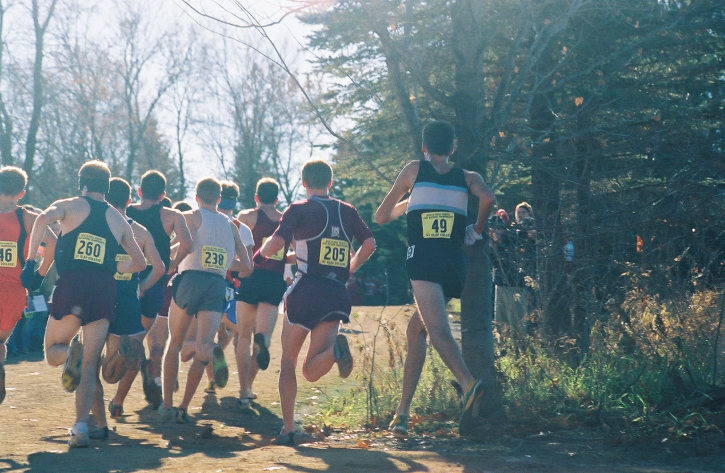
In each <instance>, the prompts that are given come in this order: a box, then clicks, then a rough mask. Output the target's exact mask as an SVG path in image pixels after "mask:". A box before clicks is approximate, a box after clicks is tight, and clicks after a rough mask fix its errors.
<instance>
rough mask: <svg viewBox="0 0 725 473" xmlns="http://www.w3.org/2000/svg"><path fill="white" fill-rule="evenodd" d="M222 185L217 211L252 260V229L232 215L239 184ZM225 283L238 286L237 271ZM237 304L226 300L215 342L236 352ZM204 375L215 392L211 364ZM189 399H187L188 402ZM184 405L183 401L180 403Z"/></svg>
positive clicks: (224, 183)
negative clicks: (231, 226) (231, 346)
mask: <svg viewBox="0 0 725 473" xmlns="http://www.w3.org/2000/svg"><path fill="white" fill-rule="evenodd" d="M221 185H222V197H221V199H220V201H219V205H217V211H218V212H219V213H220V214H224V215H226V216H227V218H228V219H229V220H231V221H232V222H234V225H235V226H236V227H237V228H238V229H239V236H240V237H241V239H242V243H244V247H245V248H246V249H247V254H248V255H249V260H250V261H251V260H252V254H253V253H252V246H253V245H254V237H253V236H252V231H251V230H250V229H249V227H248V226H246V225H244V224H243V223H242V222H240V221H239V220H238V219H236V218H234V217H233V212H234V208H235V207H236V206H237V198H238V197H239V186H238V185H236V184H235V183H234V182H232V181H226V180H225V181H221ZM227 285H228V286H229V287H230V288H232V289H233V290H235V291H236V289H237V287H239V273H238V272H236V271H227ZM236 307H237V304H236V302H235V301H229V302H227V305H226V307H224V314H223V315H222V323H221V324H219V330H218V331H217V343H218V344H219V346H220V347H221V348H222V350H224V349H225V348H226V347H227V346H228V345H229V342H231V341H232V340H233V341H234V351H235V352H236V348H237V310H236ZM195 333H196V329H195V328H193V329H192V328H190V329H189V334H187V339H186V342H185V343H191V342H193V340H191V338H190V337H193V338H195V337H196V335H195ZM183 357H184V356H183V350H182V359H183ZM206 375H207V378H208V380H209V384H208V385H207V387H206V389H204V392H206V393H214V392H216V386H215V384H214V373H213V370H212V367H211V365H206ZM190 401H191V399H189V402H190ZM181 404H182V405H184V402H183V401H182V403H181Z"/></svg>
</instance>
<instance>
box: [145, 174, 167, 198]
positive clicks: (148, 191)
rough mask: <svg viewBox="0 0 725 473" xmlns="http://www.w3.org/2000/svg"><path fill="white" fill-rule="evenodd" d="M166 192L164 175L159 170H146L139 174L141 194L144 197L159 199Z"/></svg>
mask: <svg viewBox="0 0 725 473" xmlns="http://www.w3.org/2000/svg"><path fill="white" fill-rule="evenodd" d="M164 192H166V177H165V176H164V175H163V174H162V173H161V172H159V171H156V170H151V171H146V172H145V173H144V174H143V176H141V195H142V196H143V198H144V199H150V200H159V199H160V198H161V196H162V195H163V194H164Z"/></svg>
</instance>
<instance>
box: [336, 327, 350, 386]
mask: <svg viewBox="0 0 725 473" xmlns="http://www.w3.org/2000/svg"><path fill="white" fill-rule="evenodd" d="M332 352H333V354H334V355H335V363H337V369H338V370H339V371H340V377H341V378H347V377H348V376H350V373H352V353H350V346H349V345H348V344H347V338H346V337H345V335H342V334H338V335H337V337H335V343H334V344H333V345H332Z"/></svg>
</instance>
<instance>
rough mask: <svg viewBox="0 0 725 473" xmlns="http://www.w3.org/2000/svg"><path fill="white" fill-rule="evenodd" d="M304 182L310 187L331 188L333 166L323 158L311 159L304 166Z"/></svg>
mask: <svg viewBox="0 0 725 473" xmlns="http://www.w3.org/2000/svg"><path fill="white" fill-rule="evenodd" d="M302 184H303V185H304V186H305V187H306V188H308V189H318V190H320V189H323V190H327V189H329V188H330V186H331V185H332V166H330V165H329V164H328V163H327V162H325V161H323V160H321V159H310V160H309V161H307V162H306V163H305V164H304V166H302Z"/></svg>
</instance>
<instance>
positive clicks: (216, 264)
mask: <svg viewBox="0 0 725 473" xmlns="http://www.w3.org/2000/svg"><path fill="white" fill-rule="evenodd" d="M226 262H227V250H225V249H224V248H220V247H218V246H202V247H201V267H202V268H204V269H213V270H217V271H225V270H226V269H227V265H226Z"/></svg>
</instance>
